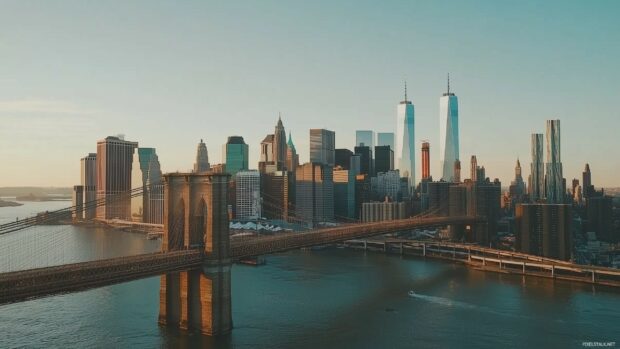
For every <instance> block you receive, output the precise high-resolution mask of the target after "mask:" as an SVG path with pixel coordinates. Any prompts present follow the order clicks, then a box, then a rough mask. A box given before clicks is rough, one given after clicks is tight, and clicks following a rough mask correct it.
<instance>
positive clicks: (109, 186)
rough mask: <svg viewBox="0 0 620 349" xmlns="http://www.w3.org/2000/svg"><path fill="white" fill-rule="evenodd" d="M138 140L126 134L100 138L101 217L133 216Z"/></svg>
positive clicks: (99, 185)
mask: <svg viewBox="0 0 620 349" xmlns="http://www.w3.org/2000/svg"><path fill="white" fill-rule="evenodd" d="M137 147H138V142H130V141H126V140H124V138H123V137H122V136H119V137H113V136H110V137H106V138H105V139H103V140H100V141H98V142H97V200H101V202H102V203H103V204H102V205H101V206H99V207H97V214H96V216H97V218H98V219H113V218H119V219H125V220H130V219H131V201H130V191H131V186H132V185H131V168H132V162H133V153H134V149H135V148H137Z"/></svg>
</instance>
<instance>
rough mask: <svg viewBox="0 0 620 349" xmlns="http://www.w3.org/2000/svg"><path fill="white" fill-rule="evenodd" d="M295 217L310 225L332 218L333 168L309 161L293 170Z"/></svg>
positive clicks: (313, 225)
mask: <svg viewBox="0 0 620 349" xmlns="http://www.w3.org/2000/svg"><path fill="white" fill-rule="evenodd" d="M295 187H296V188H295V195H296V205H295V206H296V207H295V208H296V210H295V213H296V215H297V218H299V219H301V220H303V221H304V222H306V224H308V225H309V226H310V227H315V226H316V225H317V224H318V223H321V222H331V221H333V219H334V181H333V168H332V167H331V166H329V165H326V164H322V163H316V162H309V163H305V164H303V165H300V166H298V167H297V171H296V172H295Z"/></svg>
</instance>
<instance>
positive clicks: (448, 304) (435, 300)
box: [409, 291, 478, 309]
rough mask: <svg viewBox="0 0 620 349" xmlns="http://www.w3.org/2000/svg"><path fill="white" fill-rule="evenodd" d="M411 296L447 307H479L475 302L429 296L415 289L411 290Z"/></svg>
mask: <svg viewBox="0 0 620 349" xmlns="http://www.w3.org/2000/svg"><path fill="white" fill-rule="evenodd" d="M409 297H411V298H416V299H420V300H423V301H427V302H431V303H435V304H439V305H443V306H446V307H456V308H464V309H476V308H478V306H476V305H473V304H469V303H465V302H459V301H455V300H452V299H449V298H443V297H434V296H427V295H423V294H419V293H415V292H413V291H409Z"/></svg>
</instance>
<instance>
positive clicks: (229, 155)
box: [223, 136, 249, 178]
mask: <svg viewBox="0 0 620 349" xmlns="http://www.w3.org/2000/svg"><path fill="white" fill-rule="evenodd" d="M248 155H249V147H248V145H247V144H246V143H245V141H244V140H243V137H241V136H231V137H228V141H227V142H226V144H225V145H224V156H223V158H224V159H225V164H226V171H227V172H228V173H230V175H231V176H232V178H234V176H235V175H236V174H237V172H239V171H246V170H247V169H248V165H249V164H248Z"/></svg>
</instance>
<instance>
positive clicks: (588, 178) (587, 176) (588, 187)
mask: <svg viewBox="0 0 620 349" xmlns="http://www.w3.org/2000/svg"><path fill="white" fill-rule="evenodd" d="M582 175H583V197H584V198H589V197H590V196H592V194H593V193H594V186H592V173H591V172H590V164H586V168H585V169H584V170H583V174H582Z"/></svg>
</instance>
